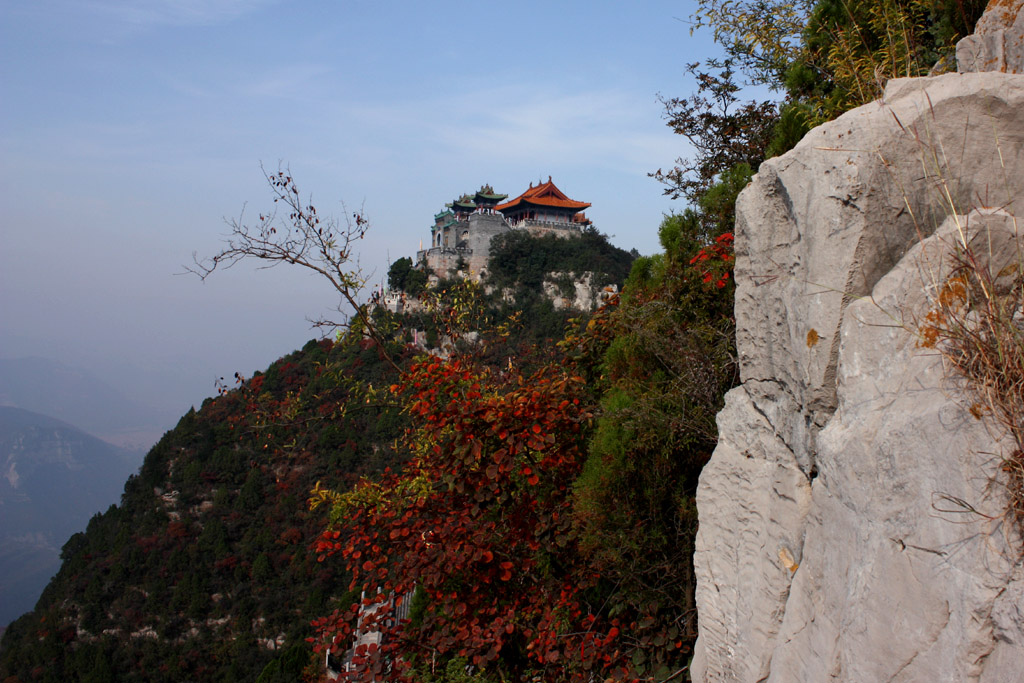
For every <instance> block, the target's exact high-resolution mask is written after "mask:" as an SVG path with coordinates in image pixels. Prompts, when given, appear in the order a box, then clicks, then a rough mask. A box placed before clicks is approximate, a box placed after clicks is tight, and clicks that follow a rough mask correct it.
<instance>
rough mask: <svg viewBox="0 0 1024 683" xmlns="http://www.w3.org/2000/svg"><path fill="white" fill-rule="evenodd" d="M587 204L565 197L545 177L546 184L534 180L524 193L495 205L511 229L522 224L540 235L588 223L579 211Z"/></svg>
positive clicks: (577, 227)
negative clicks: (534, 182)
mask: <svg viewBox="0 0 1024 683" xmlns="http://www.w3.org/2000/svg"><path fill="white" fill-rule="evenodd" d="M589 207H590V204H588V203H587V202H578V201H576V200H574V199H569V198H568V197H567V196H566V195H565V193H564V192H562V191H561V190H559V189H558V188H557V187H556V186H555V184H554V183H553V182H551V176H548V181H547V182H546V183H537V187H534V186H533V183H530V187H529V189H528V190H526V192H524V193H522V194H521V195H519V196H518V197H516V198H515V199H513V200H511V201H508V202H505V203H504V204H499V205H498V206H496V207H495V208H496V209H497V210H498V211H500V212H501V214H502V215H503V216H505V220H506V221H508V223H509V225H511V226H512V227H513V228H519V227H523V228H527V229H529V230H530V231H531V232H534V233H541V234H543V233H545V232H551V231H559V232H562V231H565V230H566V229H567V228H569V229H572V228H575V229H579V228H582V227H583V226H585V225H589V224H590V221H588V220H587V217H586V214H584V213H582V211H583V210H584V209H586V208H589Z"/></svg>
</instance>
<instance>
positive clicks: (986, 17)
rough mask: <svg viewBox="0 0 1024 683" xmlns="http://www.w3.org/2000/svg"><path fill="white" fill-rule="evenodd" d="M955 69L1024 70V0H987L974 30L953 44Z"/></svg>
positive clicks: (965, 70) (966, 71)
mask: <svg viewBox="0 0 1024 683" xmlns="http://www.w3.org/2000/svg"><path fill="white" fill-rule="evenodd" d="M956 63H957V70H958V71H960V72H961V73H969V72H975V71H1003V72H1006V73H1015V74H1020V73H1024V0H990V1H989V3H988V6H987V7H986V8H985V12H984V14H982V15H981V18H980V19H979V20H978V25H977V26H975V28H974V33H973V34H971V35H969V36H967V37H966V38H963V39H962V40H961V41H960V42H959V43H957V44H956Z"/></svg>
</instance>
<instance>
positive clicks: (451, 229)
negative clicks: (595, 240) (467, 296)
mask: <svg viewBox="0 0 1024 683" xmlns="http://www.w3.org/2000/svg"><path fill="white" fill-rule="evenodd" d="M507 198H508V195H504V194H498V193H496V192H495V191H494V188H492V187H491V186H490V185H483V186H481V188H480V189H479V190H478V191H477V192H475V193H474V194H464V195H462V196H461V197H459V198H458V199H455V200H454V201H452V202H449V203H448V204H446V205H445V210H444V211H441V212H440V213H438V214H435V215H434V225H432V226H431V228H430V247H429V248H428V249H422V250H420V251H419V252H418V253H417V255H416V261H417V263H422V264H425V265H426V266H427V267H428V268H429V269H430V270H431V271H432V272H433V273H434V274H436V275H437V276H439V277H450V276H452V275H455V274H456V273H457V272H458V271H460V270H461V271H462V275H463V276H468V277H472V278H473V279H474V280H480V279H481V278H483V277H484V276H485V275H486V268H487V259H488V256H489V254H490V244H491V239H493V238H494V237H495V236H497V235H500V234H501V233H503V232H507V231H509V230H528V231H529V232H530V233H531V234H534V235H545V234H555V235H558V236H560V237H572V236H574V235H578V234H580V232H581V230H582V229H583V228H584V227H586V226H588V225H590V221H589V220H587V218H586V215H585V214H584V213H583V210H584V209H586V208H588V207H589V206H590V204H588V203H587V202H579V201H576V200H574V199H569V197H567V196H566V194H565V193H564V192H562V191H561V190H559V189H558V187H556V186H555V184H554V183H553V182H552V180H551V176H548V181H547V182H546V183H543V182H538V183H537V185H536V186H534V185H533V183H530V187H529V188H528V189H527V190H526V191H525V192H523V193H522V194H521V195H519V196H518V197H516V198H515V199H512V200H510V201H505V202H504V203H502V201H503V200H505V199H507Z"/></svg>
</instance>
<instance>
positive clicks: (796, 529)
mask: <svg viewBox="0 0 1024 683" xmlns="http://www.w3.org/2000/svg"><path fill="white" fill-rule="evenodd" d="M1020 197H1024V76H1020V75H1013V74H1006V73H977V74H947V75H943V76H937V77H933V78H922V79H900V80H894V81H891V82H890V83H889V85H888V87H887V89H886V92H885V96H884V98H883V100H881V101H879V102H875V103H871V104H869V105H865V106H863V107H860V108H858V109H856V110H853V111H851V112H848V113H847V114H845V115H843V116H842V117H840V118H838V119H836V120H835V121H832V122H831V123H828V124H826V125H824V126H821V127H820V128H817V129H815V130H814V131H811V133H809V134H808V135H807V137H806V138H805V139H804V140H803V141H802V142H801V143H800V144H799V145H798V146H797V147H796V148H795V149H794V150H792V151H791V152H789V153H788V154H786V155H784V156H782V157H779V158H776V159H772V160H770V161H768V162H766V163H765V164H763V165H762V166H761V168H760V170H759V172H758V174H757V175H756V176H755V178H754V180H753V182H752V183H751V186H750V187H749V188H747V189H746V190H745V191H744V192H743V193H742V194H741V195H740V199H739V201H738V203H737V235H736V282H737V291H736V320H737V345H738V351H739V355H740V365H741V379H742V384H741V386H739V387H737V388H736V389H734V390H732V391H731V392H730V393H729V394H728V395H727V397H726V405H725V408H724V409H723V410H722V412H721V413H720V414H719V416H718V421H719V431H720V441H719V445H718V447H717V449H716V450H715V453H714V455H713V457H712V459H711V462H710V463H709V464H708V465H707V467H706V468H705V470H704V472H703V474H702V475H701V479H700V485H699V488H698V492H697V506H698V511H699V516H700V530H699V532H698V536H697V542H696V554H695V558H694V561H695V566H696V571H697V576H698V585H697V603H698V611H699V622H700V623H699V627H700V638H699V640H698V644H697V649H696V652H695V657H694V661H693V669H692V674H693V678H694V680H695V681H751V682H753V681H764V680H767V681H824V680H841V681H940V680H941V681H993V682H994V681H1017V680H1024V667H1022V666H1021V662H1024V602H1022V597H1024V570H1022V567H1021V564H1020V561H1019V560H1020V555H1021V549H1022V547H1024V545H1022V540H1021V539H1020V538H1018V537H1015V536H1014V530H1013V529H1012V528H1010V526H1009V525H1006V524H1003V523H1002V522H1003V516H1002V515H1003V510H1004V509H1005V497H1004V496H1003V495H1001V491H1000V489H999V487H998V485H997V484H993V481H998V472H997V470H998V465H999V459H998V455H997V454H998V453H1000V452H1001V449H1003V448H1004V447H1005V443H1002V442H1000V434H999V433H998V432H997V431H996V430H994V429H992V427H991V425H990V424H988V423H987V422H986V421H984V420H981V421H979V420H977V419H975V418H974V417H972V415H971V413H970V411H969V410H968V408H969V406H968V405H965V403H966V402H967V396H968V394H967V393H966V392H965V390H964V387H963V386H962V385H961V383H960V382H959V381H958V380H957V379H956V377H954V376H952V375H951V374H950V373H948V372H946V371H945V368H944V367H943V363H942V359H941V357H940V356H939V355H938V354H937V353H936V352H935V351H934V350H931V349H927V348H922V347H920V346H919V344H918V338H917V337H916V336H915V334H914V330H915V321H917V320H921V319H922V318H923V316H924V315H926V314H927V313H928V311H929V310H930V306H931V305H932V304H931V302H932V299H931V297H933V296H934V295H935V294H936V291H937V287H936V285H937V283H938V284H941V283H942V282H943V280H944V278H945V277H946V275H947V272H946V269H948V267H949V263H950V258H949V255H950V250H951V249H955V248H956V244H957V243H958V241H960V240H963V239H971V238H975V239H979V240H986V242H985V244H986V245H990V247H991V248H990V250H988V251H986V253H992V254H993V255H996V256H1001V257H1005V255H1006V254H1010V255H1011V257H1013V258H1015V257H1016V254H1019V253H1020V252H1019V251H1016V249H1024V243H1019V242H1018V241H1017V240H1018V234H1017V232H1016V230H1017V229H1018V225H1017V222H1016V220H1015V219H1014V216H1015V215H1017V213H1019V207H1017V206H1016V204H1015V203H1014V202H1015V200H1018V199H1019V198H1020ZM1019 201H1024V200H1019ZM1021 227H1024V226H1021Z"/></svg>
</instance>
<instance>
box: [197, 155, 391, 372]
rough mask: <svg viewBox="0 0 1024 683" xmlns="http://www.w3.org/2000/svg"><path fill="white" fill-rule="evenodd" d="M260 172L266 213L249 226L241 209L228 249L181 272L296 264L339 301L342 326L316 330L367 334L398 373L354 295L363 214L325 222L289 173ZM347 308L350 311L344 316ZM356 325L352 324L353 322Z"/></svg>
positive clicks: (359, 285)
mask: <svg viewBox="0 0 1024 683" xmlns="http://www.w3.org/2000/svg"><path fill="white" fill-rule="evenodd" d="M260 170H261V171H262V172H263V175H264V176H265V177H266V179H267V184H268V185H269V186H270V192H271V195H272V197H273V200H274V207H273V209H272V210H271V211H270V212H269V213H260V214H259V220H258V221H257V222H256V223H254V224H251V225H250V224H249V223H247V222H246V221H245V216H244V214H245V210H244V207H243V210H242V213H241V214H240V215H239V217H238V218H237V219H231V220H229V221H227V223H228V226H230V228H231V232H230V234H229V235H228V236H227V238H226V240H225V241H226V242H227V246H226V247H225V248H223V249H222V250H221V251H219V252H218V253H216V254H214V255H213V256H211V257H209V258H205V259H200V258H199V257H198V256H197V255H196V254H195V253H193V254H192V260H193V263H192V265H187V266H185V270H187V271H188V272H190V273H194V274H195V275H197V276H199V278H200V279H201V280H204V281H205V280H206V278H208V277H209V276H210V275H211V274H213V272H214V271H215V270H217V269H218V268H222V269H224V268H230V267H232V266H234V265H235V264H237V263H239V262H240V261H244V260H250V259H255V260H257V261H259V262H262V264H263V265H261V266H259V267H260V268H273V267H274V266H278V265H281V264H282V263H284V264H290V265H297V266H301V267H302V268H306V269H307V270H311V271H313V272H314V273H317V274H318V275H320V276H321V277H323V278H324V279H326V280H327V281H328V282H329V283H330V284H331V286H332V287H334V289H335V291H336V292H337V293H338V295H339V296H340V301H339V304H338V311H339V312H341V313H342V314H343V315H347V317H348V319H347V320H346V321H345V322H333V321H327V320H323V319H321V320H317V321H314V323H313V324H314V325H316V326H317V327H321V328H324V327H329V328H345V329H350V330H356V329H358V331H359V332H360V333H362V334H366V335H367V336H369V337H370V338H371V339H373V341H374V342H376V343H377V346H378V347H379V348H380V351H381V353H382V354H383V356H384V358H385V359H386V360H387V362H388V363H389V364H390V365H391V366H392V367H393V368H394V369H395V370H397V371H400V369H399V367H398V365H397V364H396V363H395V361H394V359H393V358H392V357H391V355H390V354H388V352H387V348H386V346H385V344H384V339H383V338H382V337H381V335H380V332H379V331H378V330H377V328H376V326H375V325H374V324H373V321H372V320H371V319H370V315H369V311H368V310H367V307H366V306H365V305H364V304H360V303H359V295H360V293H361V292H362V290H363V289H364V287H365V286H366V283H367V280H368V278H367V277H366V276H365V275H364V274H363V272H362V270H361V269H360V267H359V264H358V260H357V259H356V258H354V253H355V252H354V248H355V243H356V242H358V241H359V240H361V239H363V237H365V236H366V232H367V230H369V228H370V223H369V221H368V220H367V218H366V217H365V216H364V215H363V214H362V212H355V213H353V214H352V215H351V217H349V216H348V212H347V210H346V216H345V221H344V223H340V222H338V221H337V220H336V219H334V218H331V217H327V218H323V219H321V218H320V216H319V214H318V213H317V210H316V207H314V206H313V204H312V200H311V199H310V200H307V202H305V203H304V202H303V201H302V199H301V196H300V194H299V188H298V186H297V185H296V184H295V180H294V178H292V175H291V171H290V169H288V168H285V169H281V168H278V171H277V172H276V173H267V171H266V169H265V168H264V167H263V165H262V164H261V165H260ZM346 309H351V313H347V312H346ZM353 320H355V322H353Z"/></svg>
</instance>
